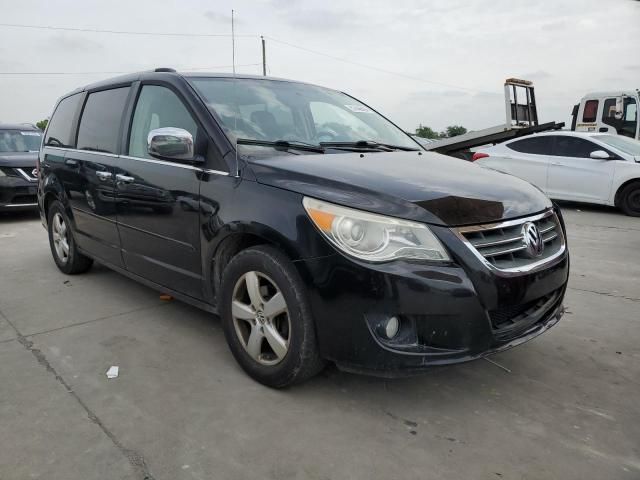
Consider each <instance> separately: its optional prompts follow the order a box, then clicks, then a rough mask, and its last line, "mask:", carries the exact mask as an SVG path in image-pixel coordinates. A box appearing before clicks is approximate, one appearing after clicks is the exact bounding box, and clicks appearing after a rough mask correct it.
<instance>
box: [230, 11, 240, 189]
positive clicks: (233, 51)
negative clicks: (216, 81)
mask: <svg viewBox="0 0 640 480" xmlns="http://www.w3.org/2000/svg"><path fill="white" fill-rule="evenodd" d="M234 20H235V12H234V10H233V9H231V65H232V68H233V80H232V81H233V101H234V103H235V104H236V112H235V115H234V116H233V136H234V137H235V139H236V148H235V150H236V177H239V176H240V164H239V163H238V135H237V133H236V132H237V131H238V115H239V114H240V106H239V105H238V97H237V95H236V80H237V79H236V30H235V21H234Z"/></svg>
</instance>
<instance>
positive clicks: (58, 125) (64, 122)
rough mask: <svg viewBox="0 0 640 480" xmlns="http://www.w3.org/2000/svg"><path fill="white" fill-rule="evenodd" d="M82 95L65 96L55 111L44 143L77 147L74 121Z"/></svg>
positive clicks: (51, 145)
mask: <svg viewBox="0 0 640 480" xmlns="http://www.w3.org/2000/svg"><path fill="white" fill-rule="evenodd" d="M81 99H82V95H81V94H79V93H77V94H75V95H71V96H70V97H67V98H63V99H62V100H61V101H60V103H59V104H58V107H57V108H56V111H55V112H53V116H52V117H51V121H50V122H49V128H47V136H46V138H45V139H44V144H45V145H48V146H50V147H66V148H73V147H75V137H76V136H75V133H76V132H75V131H74V129H73V126H74V125H73V122H74V119H75V116H76V113H77V111H78V107H79V106H80V100H81Z"/></svg>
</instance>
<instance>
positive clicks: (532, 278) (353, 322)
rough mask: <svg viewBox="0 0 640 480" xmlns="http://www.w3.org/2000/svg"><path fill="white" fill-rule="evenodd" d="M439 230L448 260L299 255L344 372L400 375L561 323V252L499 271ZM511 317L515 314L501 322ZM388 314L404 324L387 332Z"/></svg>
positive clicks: (323, 338) (327, 346)
mask: <svg viewBox="0 0 640 480" xmlns="http://www.w3.org/2000/svg"><path fill="white" fill-rule="evenodd" d="M437 230H441V231H438V232H436V233H437V235H438V236H439V237H440V238H441V239H445V240H446V241H445V244H447V246H448V247H449V249H450V251H451V253H452V254H453V257H454V258H455V262H454V263H452V264H449V265H446V266H443V265H425V264H424V263H419V262H409V261H397V262H391V263H387V264H380V265H371V264H365V263H359V262H356V261H353V260H351V259H348V258H346V257H344V256H342V255H341V254H335V255H332V256H329V257H324V258H317V259H310V260H301V261H298V262H296V264H297V265H298V268H299V271H300V272H301V274H302V275H303V278H304V279H305V281H306V283H307V285H308V288H309V291H310V301H311V305H312V310H313V314H314V318H315V321H316V329H317V337H318V342H319V347H320V350H321V354H322V355H323V356H324V357H325V358H327V359H329V360H332V361H334V362H335V363H336V364H337V365H338V366H339V367H340V368H342V369H345V370H350V371H357V372H361V373H370V374H374V375H380V376H398V375H406V374H410V373H412V372H416V371H420V370H424V369H425V368H428V367H431V366H436V365H445V364H452V363H458V362H464V361H469V360H473V359H476V358H480V357H483V356H486V355H489V354H492V353H495V352H499V351H503V350H506V349H509V348H512V347H514V346H516V345H519V344H521V343H524V342H526V341H528V340H530V339H532V338H534V337H536V336H537V335H540V334H541V333H543V332H544V331H546V330H547V329H549V328H550V327H552V326H553V325H555V324H556V323H557V322H558V321H559V319H560V317H561V316H562V313H563V310H564V308H563V299H564V294H565V289H566V284H567V279H568V274H569V255H568V251H567V252H565V253H564V255H562V256H561V257H560V258H557V259H555V260H554V261H553V262H550V263H549V264H548V265H545V266H544V267H543V268H541V269H539V270H536V271H535V272H531V273H526V274H522V275H515V276H500V275H499V274H497V273H496V272H492V271H491V270H489V269H488V268H487V267H486V265H484V264H482V262H481V261H480V260H479V259H477V258H476V257H475V256H474V255H473V254H472V252H471V251H470V250H469V249H468V248H467V247H466V246H465V245H463V244H462V242H459V241H457V240H456V239H454V238H453V237H452V235H453V234H452V233H451V231H450V230H448V229H445V228H442V229H437ZM509 315H512V316H513V317H514V318H517V319H519V320H518V321H517V322H506V323H505V322H504V319H505V317H506V316H509ZM392 316H396V317H398V318H399V319H400V323H401V325H402V326H401V328H400V333H398V335H397V336H396V337H394V340H387V339H385V338H384V335H383V334H381V333H379V332H380V329H379V328H378V326H379V325H381V324H382V322H384V321H385V320H386V319H388V318H390V317H392ZM505 325H506V326H505Z"/></svg>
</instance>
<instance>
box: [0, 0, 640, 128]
mask: <svg viewBox="0 0 640 480" xmlns="http://www.w3.org/2000/svg"><path fill="white" fill-rule="evenodd" d="M231 8H234V9H235V11H236V19H237V23H236V32H237V33H238V34H240V35H242V34H255V35H256V37H253V38H245V37H239V38H238V39H237V43H236V46H237V52H236V53H237V55H236V60H237V63H239V64H249V63H260V61H261V58H260V43H259V38H258V37H257V36H258V35H261V34H262V35H267V36H270V37H273V38H275V39H279V40H283V41H285V42H288V43H291V44H293V45H297V46H300V47H304V48H306V49H311V50H316V51H320V52H325V53H327V54H329V55H332V56H335V57H340V58H344V59H348V60H351V61H353V62H356V63H360V64H367V65H371V66H373V67H377V68H378V69H382V70H387V71H393V72H398V73H400V74H403V75H406V76H409V77H413V79H410V78H406V77H401V76H394V75H391V74H388V73H384V72H382V71H379V70H374V69H368V68H363V67H361V66H357V65H353V64H350V63H345V62H340V61H337V60H333V59H330V58H327V57H323V56H318V55H315V54H313V53H311V52H308V51H304V50H300V49H296V48H292V47H290V46H287V45H283V44H279V43H276V42H274V41H271V40H267V63H268V68H269V72H270V73H271V74H272V75H274V76H279V77H287V78H292V79H299V80H304V81H308V82H312V83H317V84H321V85H326V86H330V87H334V88H337V89H340V90H344V91H347V92H349V93H351V94H353V95H354V96H356V97H360V98H361V99H362V100H364V101H365V102H366V103H369V104H371V105H372V106H374V107H375V108H377V109H378V110H380V111H381V112H383V113H385V114H386V115H388V116H389V117H391V118H392V119H393V120H394V121H396V122H397V123H398V124H399V125H400V126H402V127H403V128H405V129H413V128H415V126H417V125H418V124H419V123H422V124H424V125H429V126H431V127H433V128H434V129H437V130H442V129H444V128H445V127H446V126H447V125H450V124H462V125H465V126H466V127H468V128H470V129H479V128H484V127H487V126H491V125H494V124H497V123H500V122H501V121H502V118H503V116H504V112H503V108H504V106H503V103H502V97H501V95H502V83H503V81H504V79H505V78H507V77H512V76H518V77H521V76H525V78H526V76H529V77H530V78H531V79H532V80H534V81H535V82H536V87H537V92H536V93H537V100H538V108H539V113H540V116H541V117H542V119H543V120H558V121H564V120H566V118H567V117H568V116H569V114H570V111H571V107H572V105H573V104H574V103H576V101H577V100H578V99H579V98H580V97H582V96H583V95H584V93H586V92H587V91H589V90H596V89H597V90H602V89H607V88H611V86H612V82H613V80H614V79H615V87H616V88H618V87H622V86H626V87H627V88H635V87H637V72H638V69H639V68H640V66H638V65H637V64H636V63H637V62H634V60H633V59H634V58H637V45H639V44H640V29H638V28H637V19H638V18H639V16H638V14H640V2H631V1H628V0H608V1H606V2H602V1H601V0H564V1H562V2H558V1H557V0H539V1H538V2H530V1H525V0H520V1H518V0H467V1H464V0H397V1H394V2H389V1H386V0H385V1H372V0H366V1H365V0H341V1H340V2H317V1H312V0H220V1H217V2H211V1H210V0H167V1H163V2H160V3H159V2H157V1H152V0H138V1H136V2H131V1H124V0H112V1H110V2H101V1H98V0H86V1H85V2H84V3H83V8H78V4H77V2H76V1H73V0H59V1H56V2H55V5H54V4H52V3H51V2H49V1H47V0H32V1H30V2H28V3H25V2H9V4H7V5H5V6H3V20H2V21H3V22H5V23H22V24H40V25H56V26H63V27H80V28H97V29H108V30H134V31H135V30H139V31H160V32H191V33H211V34H215V33H223V34H228V33H230V31H231V25H230V14H231ZM123 11H126V12H127V15H122V12H123ZM607 32H609V33H610V32H615V35H614V37H611V38H609V36H610V35H609V36H607V35H608V34H607ZM605 37H606V38H605ZM614 38H615V52H614V53H612V43H611V42H612V41H614V40H613V39H614ZM0 45H2V47H0V48H2V49H3V50H2V52H1V53H2V55H1V57H0V58H1V62H0V71H130V70H131V71H133V70H139V69H148V68H151V67H153V66H172V65H177V66H181V67H193V68H199V67H207V66H215V65H229V64H230V63H231V41H230V39H229V38H226V37H220V38H215V37H209V38H186V37H153V36H126V35H110V34H106V33H89V32H82V33H79V32H51V31H47V30H32V29H15V28H8V27H0ZM18 46H19V47H18ZM621 59H622V60H621ZM223 70H225V71H229V70H230V69H223ZM239 71H242V72H247V73H255V74H259V73H260V71H261V67H260V66H255V67H245V68H240V69H239ZM100 78H101V76H100V75H97V76H96V75H85V76H57V77H54V76H49V77H35V76H29V77H5V76H2V75H0V105H2V110H3V112H2V117H3V120H7V121H8V120H13V121H34V120H38V119H39V118H43V117H45V116H46V115H48V114H49V112H50V110H51V107H52V105H53V103H54V102H55V100H56V98H57V97H59V96H60V95H61V94H63V93H65V92H66V91H69V90H72V89H74V88H76V87H78V86H80V85H83V84H87V83H90V82H93V81H96V80H99V79H100ZM420 79H422V81H421V80H420ZM429 81H431V82H436V83H429ZM441 84H445V85H455V86H462V87H467V88H469V89H470V90H471V91H469V90H459V89H457V88H453V87H447V86H443V85H441ZM476 92H489V93H491V92H495V93H494V94H491V95H486V94H481V93H476Z"/></svg>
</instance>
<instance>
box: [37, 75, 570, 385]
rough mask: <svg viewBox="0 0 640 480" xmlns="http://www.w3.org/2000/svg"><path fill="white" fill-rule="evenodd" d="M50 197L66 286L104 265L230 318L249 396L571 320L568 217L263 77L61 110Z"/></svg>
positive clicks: (94, 88) (168, 88)
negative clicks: (253, 384)
mask: <svg viewBox="0 0 640 480" xmlns="http://www.w3.org/2000/svg"><path fill="white" fill-rule="evenodd" d="M38 199H39V204H40V212H41V216H42V220H43V223H44V225H45V227H46V228H47V229H48V233H49V240H50V244H51V251H52V254H53V258H54V260H55V262H56V264H57V265H58V267H59V268H60V270H62V271H63V272H64V273H67V274H74V273H80V272H83V271H86V270H87V269H88V268H89V267H90V266H91V264H92V262H93V261H94V260H96V261H99V262H100V263H102V264H104V265H107V266H108V267H110V268H112V269H114V270H116V271H118V272H120V273H122V274H124V275H126V276H128V277H130V278H133V279H135V280H137V281H140V282H142V283H144V284H146V285H148V286H150V287H153V288H156V289H158V290H160V291H163V292H167V293H170V294H171V295H173V296H175V297H176V298H178V299H182V300H183V301H186V302H188V303H190V304H193V305H196V306H198V307H201V308H203V309H204V310H207V311H209V312H212V313H218V314H219V315H220V317H221V319H222V324H223V327H224V332H225V336H226V338H227V341H228V343H229V346H230V349H231V351H232V353H233V355H234V356H235V358H236V360H237V361H238V362H239V363H240V365H241V366H242V368H244V370H245V371H246V372H247V373H248V374H249V375H251V376H252V377H253V378H254V379H256V380H258V381H259V382H262V383H264V384H266V385H269V386H272V387H284V386H287V385H290V384H292V383H295V382H299V381H302V380H304V379H306V378H309V377H310V376H312V375H314V374H315V373H317V372H319V371H320V370H321V369H322V367H323V365H324V364H325V362H327V361H332V362H335V363H336V364H337V365H338V366H339V367H340V368H342V369H346V370H351V371H358V372H367V373H372V374H377V375H399V374H407V373H413V372H418V371H421V370H423V369H425V368H427V367H430V366H433V365H443V364H449V363H455V362H462V361H466V360H472V359H476V358H480V357H482V356H485V355H488V354H490V353H494V352H497V351H501V350H505V349H507V348H510V347H513V346H515V345H518V344H521V343H523V342H525V341H527V340H529V339H531V338H533V337H535V336H537V335H539V334H540V333H542V332H544V331H546V330H547V329H548V328H549V327H551V326H552V325H554V324H555V323H556V322H558V320H559V319H560V317H561V315H562V312H563V306H562V302H563V297H564V293H565V288H566V284H567V278H568V273H569V254H568V250H567V246H566V242H565V230H564V224H563V221H562V216H561V213H560V211H559V210H558V209H557V208H556V207H554V206H553V205H552V204H551V202H550V201H549V200H548V199H547V198H546V197H545V196H544V195H543V194H542V193H541V192H540V191H539V190H538V189H536V188H534V187H532V186H531V185H529V184H528V183H526V182H523V181H521V180H519V179H517V178H515V177H512V176H509V175H505V174H501V173H498V172H494V171H490V170H487V169H483V168H480V167H478V166H476V165H473V164H470V163H468V162H464V161H461V160H456V159H452V158H450V157H444V156H442V155H439V154H435V153H428V152H426V151H424V150H423V149H422V148H421V147H420V145H419V144H417V143H416V142H415V141H414V140H413V139H412V138H411V137H410V136H409V135H407V134H406V133H404V132H403V131H402V130H401V129H400V128H398V127H397V126H396V125H394V124H393V123H391V122H390V121H389V120H387V119H386V118H384V117H383V116H381V115H380V114H378V113H377V112H375V111H374V110H373V109H371V108H370V107H368V106H367V105H365V104H363V103H361V102H360V101H358V100H356V99H354V98H352V97H350V96H349V95H346V94H344V93H341V92H338V91H335V90H330V89H326V88H322V87H318V86H314V85H309V84H304V83H299V82H292V81H287V80H276V79H271V78H264V77H251V76H238V77H231V76H229V75H222V74H178V73H175V72H172V71H167V70H166V69H162V71H154V72H145V73H138V74H133V75H129V76H123V77H119V78H116V79H112V80H107V81H104V82H101V83H96V84H93V85H90V86H88V87H85V88H81V89H78V90H76V91H74V92H72V93H70V94H68V95H66V96H65V97H63V98H62V99H61V100H60V101H59V102H58V104H57V106H56V108H55V111H54V113H53V116H52V118H51V122H50V123H49V127H48V129H47V131H46V134H45V142H44V147H43V149H42V151H41V153H40V181H39V190H38Z"/></svg>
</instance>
